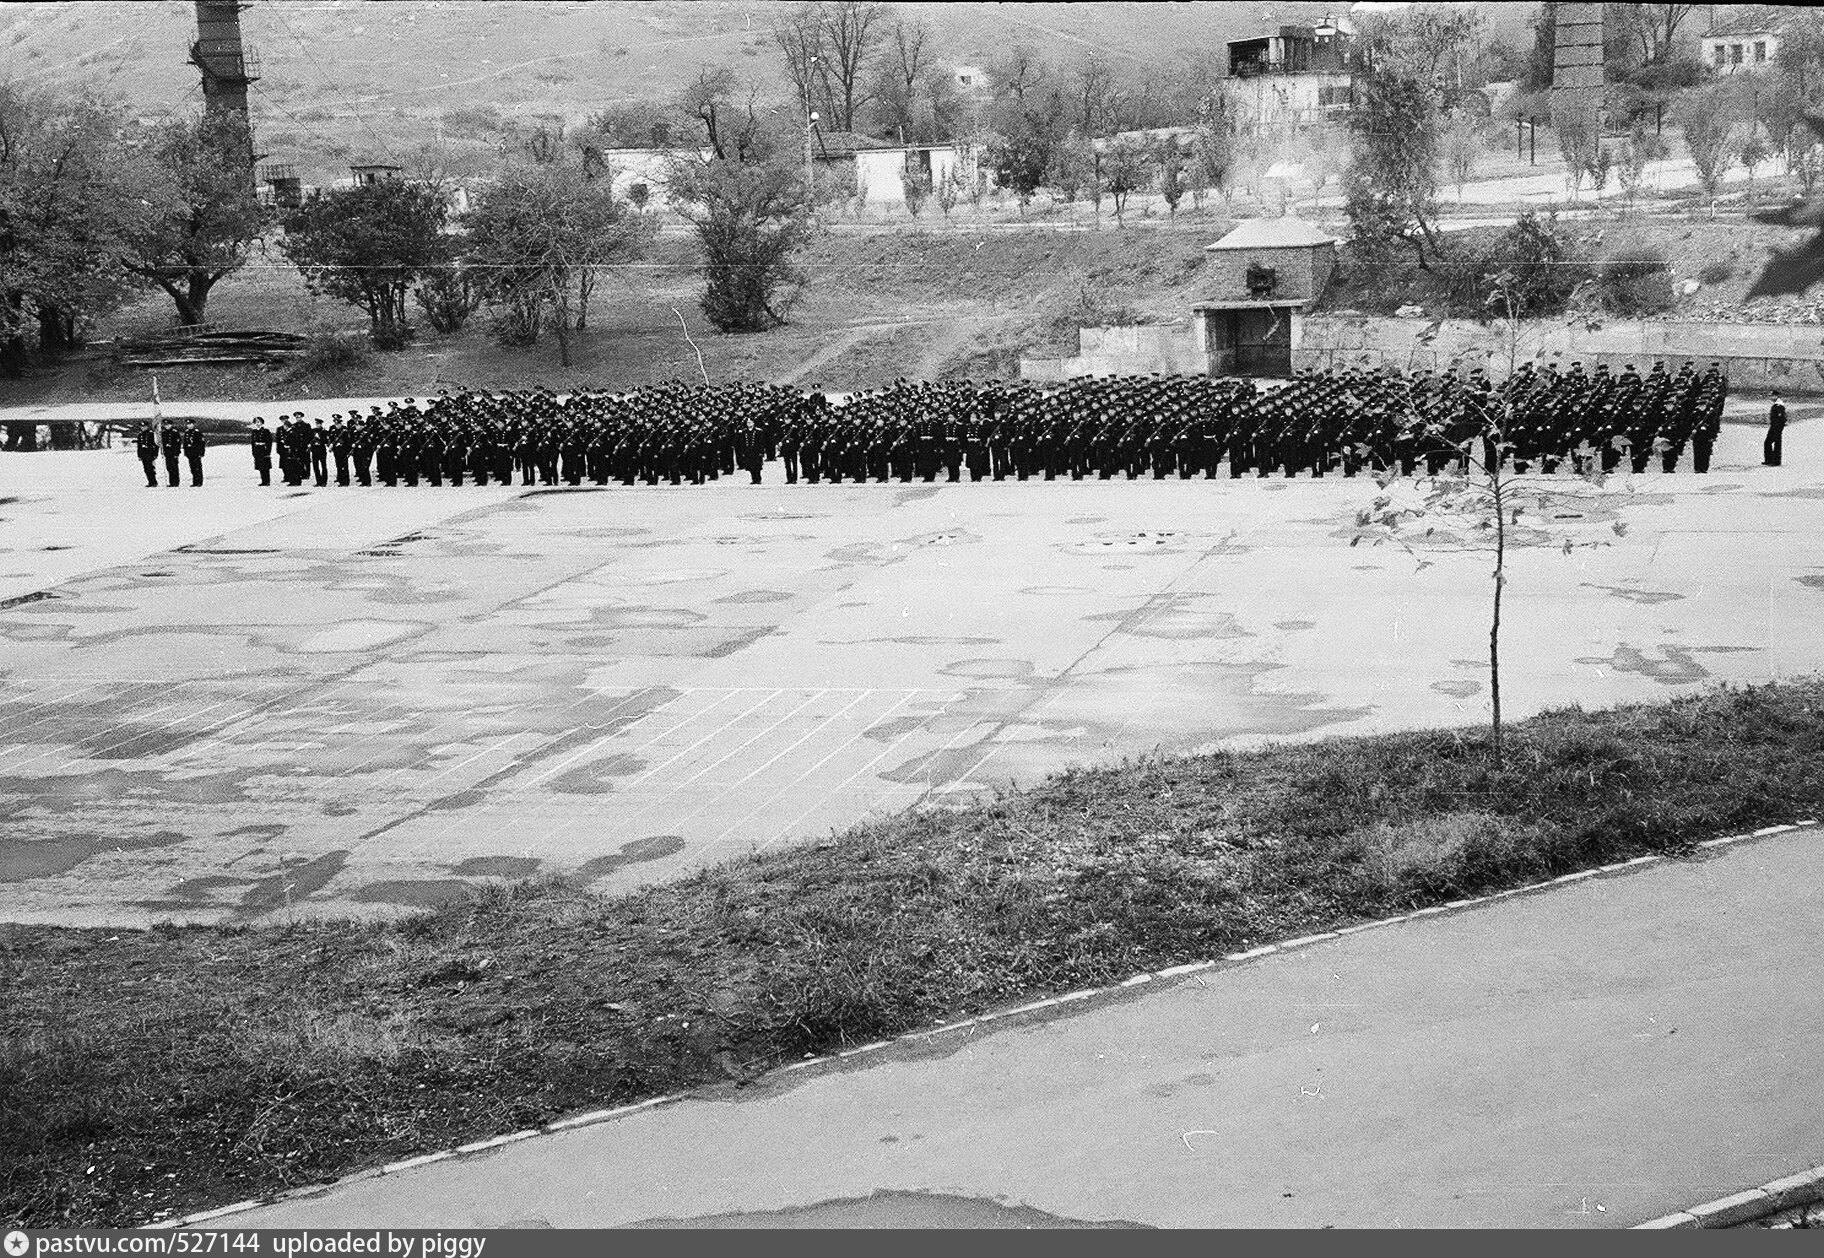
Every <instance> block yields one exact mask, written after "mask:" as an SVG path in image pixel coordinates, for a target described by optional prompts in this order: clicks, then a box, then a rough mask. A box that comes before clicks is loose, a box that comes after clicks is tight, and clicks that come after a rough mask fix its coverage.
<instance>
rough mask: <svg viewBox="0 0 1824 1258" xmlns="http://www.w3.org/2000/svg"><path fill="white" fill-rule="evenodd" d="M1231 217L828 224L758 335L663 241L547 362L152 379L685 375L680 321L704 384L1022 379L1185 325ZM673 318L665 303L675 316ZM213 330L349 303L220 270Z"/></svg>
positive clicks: (459, 380) (164, 389) (43, 386)
mask: <svg viewBox="0 0 1824 1258" xmlns="http://www.w3.org/2000/svg"><path fill="white" fill-rule="evenodd" d="M1228 226H1229V221H1228V220H1226V219H1222V218H1218V217H1215V216H1214V214H1212V215H1211V216H1210V217H1207V218H1198V219H1188V218H1187V220H1186V222H1185V223H1184V224H1183V226H1182V227H1181V228H1180V229H1179V230H1166V229H1157V228H1154V229H1139V228H1135V229H1131V230H1128V231H1115V230H1113V229H1112V228H1111V229H1109V230H1106V231H1080V232H1059V231H1052V230H1046V229H1043V228H1033V229H1030V230H1013V231H1000V230H995V231H981V230H973V229H972V228H971V226H970V224H969V223H967V222H966V221H964V220H962V219H959V220H958V221H957V222H956V223H955V224H953V225H952V226H951V227H950V228H948V229H945V228H942V227H939V226H937V225H935V224H933V225H932V226H930V227H928V228H921V229H908V230H902V231H896V232H879V231H846V230H843V231H835V232H831V233H826V234H825V235H824V236H822V237H821V238H820V239H819V240H818V241H817V243H816V244H815V245H813V246H812V247H811V248H809V249H808V250H806V251H805V253H804V255H803V257H802V258H801V265H802V267H803V269H804V271H805V273H806V275H807V277H808V279H809V281H810V282H809V286H808V288H807V289H806V291H805V295H804V298H803V300H802V301H801V302H800V303H799V305H798V307H797V308H796V309H795V310H794V311H793V313H792V322H791V324H790V325H788V326H786V327H784V328H779V329H776V330H774V331H771V332H765V333H760V334H757V335H745V336H744V335H724V334H721V333H718V332H717V331H715V329H714V328H712V327H710V326H709V325H708V323H707V322H706V321H705V320H704V319H703V317H702V314H701V312H700V311H699V310H698V309H697V295H698V289H699V279H698V277H697V275H696V272H695V266H696V246H695V243H694V241H693V240H692V239H691V238H689V237H687V236H681V235H673V236H666V237H662V238H661V239H660V240H658V241H657V242H655V244H654V246H653V248H652V250H651V251H650V252H649V253H648V255H647V256H646V257H645V258H644V259H642V260H641V262H640V264H639V265H637V266H635V267H632V268H629V269H627V270H623V271H616V272H612V273H611V274H610V275H609V276H608V277H607V278H605V279H604V280H603V281H602V283H601V285H600V287H599V288H598V289H597V292H596V296H595V298H594V300H593V302H592V305H591V307H590V311H589V327H588V330H587V331H584V332H582V333H579V334H577V335H576V336H575V337H574V338H573V345H574V351H575V364H574V366H573V367H570V368H564V367H561V366H560V365H559V364H558V357H557V345H556V343H555V341H554V340H552V339H551V338H549V337H547V338H546V339H545V341H544V342H542V343H541V344H539V345H536V346H533V347H531V348H529V349H523V350H509V349H503V348H501V347H500V346H499V345H497V344H495V343H494V341H493V340H492V338H491V337H490V336H489V334H488V328H487V315H486V312H482V313H481V314H478V315H477V316H476V317H475V318H474V319H473V320H472V321H471V324H470V326H469V327H467V328H465V329H464V330H463V331H462V332H461V333H459V334H457V335H454V336H450V337H441V336H438V335H436V334H435V333H433V332H431V331H430V330H429V329H428V328H423V327H421V335H420V337H419V340H418V341H417V342H415V343H414V344H413V345H412V346H410V347H409V348H407V349H405V350H402V351H400V352H399V353H394V354H374V355H370V356H369V357H368V358H367V359H366V361H365V362H364V363H363V364H362V365H361V366H360V367H358V368H356V369H353V370H348V371H342V372H337V373H324V374H321V375H317V376H309V377H304V378H301V379H300V378H298V377H296V376H295V375H293V374H292V373H290V372H289V371H288V370H283V369H281V370H272V371H268V370H264V369H261V368H258V367H244V368H243V367H236V368H219V367H181V368H170V369H161V370H160V371H159V372H158V379H159V388H160V392H161V395H162V396H163V397H164V398H165V399H166V400H167V401H170V402H177V401H182V400H196V399H214V398H223V399H242V398H260V397H265V398H294V397H310V396H318V397H347V396H389V395H396V394H403V395H408V396H416V397H423V396H425V395H426V394H428V393H434V392H435V391H436V389H437V387H438V386H440V385H450V386H456V385H465V384H476V385H480V384H485V385H486V386H487V387H489V388H497V389H500V388H523V387H527V386H530V385H534V384H544V385H548V386H550V387H552V388H556V389H566V388H569V387H570V386H572V385H573V384H576V383H579V382H586V383H591V384H600V385H604V386H613V387H624V386H632V385H639V384H651V383H657V382H660V381H664V380H671V379H677V378H684V379H695V378H696V377H697V361H696V356H695V354H694V353H693V352H692V351H691V348H690V345H689V343H688V342H686V340H685V339H684V336H683V334H682V333H681V332H680V330H679V328H678V318H679V315H682V316H683V317H684V319H685V320H686V321H687V323H688V325H689V327H690V329H691V335H692V336H694V337H695V338H696V340H697V343H698V344H699V345H700V346H701V347H702V349H703V354H704V358H705V362H706V366H707V369H708V371H709V374H710V376H711V378H712V379H716V380H736V379H766V380H779V381H791V382H799V383H805V384H818V383H821V384H824V385H827V386H828V387H830V388H832V389H855V388H867V387H872V386H878V385H883V384H887V383H889V382H891V381H892V380H893V379H894V378H895V377H898V376H908V377H912V376H916V377H921V378H932V379H936V378H943V377H946V376H970V375H973V376H985V375H992V376H1000V377H1009V376H1014V375H1017V374H1018V366H1019V363H1018V360H1019V356H1020V354H1022V353H1026V354H1039V355H1046V354H1049V355H1061V354H1067V353H1074V352H1075V351H1076V348H1077V327H1078V325H1079V324H1084V323H1098V322H1103V321H1106V320H1108V319H1110V318H1114V319H1120V318H1132V317H1137V316H1138V315H1142V314H1143V315H1145V316H1147V317H1154V318H1184V317H1187V316H1188V312H1189V310H1190V304H1191V302H1192V301H1193V300H1195V299H1196V298H1197V297H1198V296H1199V293H1198V287H1197V285H1198V282H1199V279H1200V277H1201V276H1202V274H1203V267H1204V258H1205V255H1204V252H1203V246H1204V245H1205V244H1207V243H1208V242H1209V241H1210V240H1212V239H1214V238H1215V237H1216V236H1218V235H1220V234H1221V233H1222V232H1223V231H1224V230H1226V229H1227V227H1228ZM674 312H675V313H674ZM209 315H210V318H211V319H212V320H213V321H215V322H216V323H217V324H218V325H219V326H222V327H240V328H276V329H280V330H285V331H297V332H302V331H307V330H309V329H310V328H312V327H315V326H330V327H337V328H342V329H346V330H348V331H351V332H358V331H359V330H360V329H362V328H363V327H364V326H365V319H364V316H362V315H361V313H360V312H359V311H357V310H355V309H354V308H353V307H350V306H345V305H342V304H340V303H336V302H331V301H327V300H324V299H320V298H315V297H312V296H311V295H310V294H309V293H308V292H306V291H305V289H304V287H303V285H302V284H301V283H300V281H299V279H298V275H297V272H296V271H295V270H293V269H292V268H291V267H289V266H287V265H285V264H283V263H282V262H280V261H278V260H277V254H276V251H274V252H273V255H272V257H271V258H269V259H265V260H260V259H256V261H255V263H254V264H253V265H250V266H249V267H247V268H246V269H244V270H242V271H240V272H237V273H236V274H234V275H232V276H230V277H229V278H227V279H225V280H223V281H222V282H221V284H220V285H218V286H217V288H216V290H215V293H214V295H213V296H212V297H211V298H210V306H209ZM170 318H171V303H170V300H169V299H168V298H166V297H165V296H164V295H163V294H148V295H146V297H144V298H143V299H142V300H140V301H139V302H137V303H136V304H135V305H133V306H132V307H129V308H128V309H126V310H124V311H122V312H120V313H119V314H117V315H116V316H114V317H113V318H112V319H110V320H109V321H107V323H106V324H104V326H103V327H102V328H101V329H99V333H98V335H100V336H101V337H104V338H105V337H115V336H131V335H137V334H141V333H145V332H151V331H156V330H159V329H162V328H164V327H167V326H168V325H169V322H170ZM7 392H8V400H9V402H11V403H14V404H26V403H31V402H67V401H106V400H129V399H130V400H136V401H137V400H143V399H147V398H149V397H150V395H151V386H150V382H149V381H148V379H147V372H146V371H144V370H142V369H132V368H116V367H114V366H113V364H112V363H111V361H110V359H109V357H108V351H107V349H106V348H105V347H99V346H98V347H96V348H95V349H93V350H91V351H89V352H86V353H84V354H81V355H78V356H76V357H74V358H73V359H71V360H68V361H66V362H65V363H64V364H62V365H61V366H60V367H59V368H56V369H49V370H44V371H40V372H36V373H34V374H33V375H32V376H30V377H28V378H27V379H25V380H23V381H18V382H8V386H7Z"/></svg>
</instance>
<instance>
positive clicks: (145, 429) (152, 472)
mask: <svg viewBox="0 0 1824 1258" xmlns="http://www.w3.org/2000/svg"><path fill="white" fill-rule="evenodd" d="M134 445H135V446H136V448H137V449H138V450H139V465H140V466H141V467H143V468H145V469H146V488H147V489H157V488H158V434H157V433H155V432H153V431H152V424H151V421H149V420H148V421H147V422H146V423H143V424H141V425H140V426H139V437H138V439H137V440H136V441H135V442H134Z"/></svg>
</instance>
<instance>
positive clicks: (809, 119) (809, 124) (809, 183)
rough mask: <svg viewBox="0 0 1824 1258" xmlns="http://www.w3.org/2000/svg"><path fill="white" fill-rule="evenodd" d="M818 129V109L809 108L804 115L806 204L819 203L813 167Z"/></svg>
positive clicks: (813, 204)
mask: <svg viewBox="0 0 1824 1258" xmlns="http://www.w3.org/2000/svg"><path fill="white" fill-rule="evenodd" d="M816 130H817V111H816V110H815V109H812V110H809V111H807V112H806V113H805V115H804V203H805V205H806V206H815V205H816V204H817V180H816V176H815V174H814V173H813V171H812V168H811V137H812V136H813V135H814V134H815V133H816Z"/></svg>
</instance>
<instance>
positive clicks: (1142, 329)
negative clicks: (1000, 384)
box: [1020, 320, 1210, 380]
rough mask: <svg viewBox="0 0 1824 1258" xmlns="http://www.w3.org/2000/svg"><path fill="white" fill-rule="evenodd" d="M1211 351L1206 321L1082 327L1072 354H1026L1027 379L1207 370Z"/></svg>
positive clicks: (1023, 374)
mask: <svg viewBox="0 0 1824 1258" xmlns="http://www.w3.org/2000/svg"><path fill="white" fill-rule="evenodd" d="M1209 370H1210V354H1209V349H1208V347H1207V346H1206V345H1205V344H1204V341H1203V326H1202V321H1201V320H1198V321H1196V322H1194V323H1191V324H1188V325H1187V324H1183V323H1162V324H1145V325H1142V326H1139V327H1121V328H1080V329H1078V331H1077V353H1076V355H1075V356H1074V357H1071V358H1022V359H1020V378H1021V379H1022V380H1066V379H1069V378H1071V377H1073V376H1146V375H1151V374H1153V373H1154V372H1159V373H1160V374H1162V375H1173V376H1205V375H1208V374H1209Z"/></svg>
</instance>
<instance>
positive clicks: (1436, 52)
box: [1356, 4, 1482, 88]
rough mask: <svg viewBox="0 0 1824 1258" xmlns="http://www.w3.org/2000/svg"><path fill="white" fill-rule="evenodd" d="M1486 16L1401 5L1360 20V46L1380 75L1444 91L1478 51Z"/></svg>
mask: <svg viewBox="0 0 1824 1258" xmlns="http://www.w3.org/2000/svg"><path fill="white" fill-rule="evenodd" d="M1481 30H1482V15H1481V14H1480V13H1478V12H1477V11H1476V10H1475V9H1474V8H1473V7H1471V6H1460V5H1446V4H1415V5H1401V6H1399V7H1397V8H1392V9H1390V10H1386V11H1380V10H1377V11H1374V12H1370V13H1367V14H1364V15H1362V16H1361V17H1360V18H1359V19H1358V30H1357V33H1356V43H1357V45H1358V46H1359V48H1360V49H1361V52H1362V54H1363V55H1364V57H1365V58H1366V59H1367V61H1368V64H1369V65H1371V66H1372V67H1373V68H1374V73H1375V74H1376V75H1379V76H1382V77H1384V78H1387V79H1392V80H1398V79H1412V80H1416V81H1417V82H1420V83H1423V84H1425V85H1426V86H1428V87H1434V88H1442V87H1443V86H1444V80H1445V77H1446V73H1447V72H1449V76H1450V78H1451V81H1452V82H1453V83H1454V82H1455V79H1456V77H1457V71H1459V70H1460V68H1461V67H1462V66H1463V65H1465V64H1468V63H1473V62H1474V61H1475V60H1476V59H1477V57H1478V55H1479V52H1480V46H1481V45H1480V37H1481Z"/></svg>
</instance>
